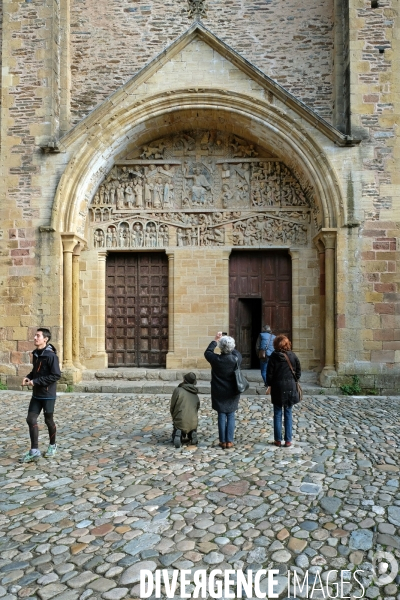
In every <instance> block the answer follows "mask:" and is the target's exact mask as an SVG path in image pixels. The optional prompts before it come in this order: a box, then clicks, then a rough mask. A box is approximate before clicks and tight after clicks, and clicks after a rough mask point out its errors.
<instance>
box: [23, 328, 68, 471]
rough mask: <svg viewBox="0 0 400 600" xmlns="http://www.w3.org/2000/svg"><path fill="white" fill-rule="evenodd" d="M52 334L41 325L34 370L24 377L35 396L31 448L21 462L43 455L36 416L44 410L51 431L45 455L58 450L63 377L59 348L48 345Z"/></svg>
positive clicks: (31, 408)
mask: <svg viewBox="0 0 400 600" xmlns="http://www.w3.org/2000/svg"><path fill="white" fill-rule="evenodd" d="M50 339H51V333H50V331H49V330H48V329H45V328H39V329H38V330H37V331H36V334H35V338H34V344H35V346H36V348H35V350H34V351H33V367H32V371H31V372H30V373H28V375H27V376H26V377H24V379H23V381H22V385H28V386H33V391H32V398H31V401H30V404H29V408H28V416H27V419H26V422H27V423H28V427H29V435H30V438H31V449H30V450H28V452H26V453H25V454H24V456H23V457H22V458H21V459H20V462H32V461H35V460H37V459H38V458H39V457H40V456H41V453H40V450H39V431H38V424H37V418H38V416H39V415H40V413H41V411H42V410H43V413H44V420H45V423H46V425H47V429H48V430H49V447H48V449H47V452H46V454H45V456H46V457H47V458H52V457H53V456H54V455H55V454H56V452H57V444H56V424H55V423H54V419H53V413H54V405H55V402H56V389H57V381H58V380H59V379H60V377H61V371H60V366H59V364H58V357H57V352H56V349H55V348H54V346H53V345H52V344H49V342H50Z"/></svg>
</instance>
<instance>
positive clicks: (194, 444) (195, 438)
mask: <svg viewBox="0 0 400 600" xmlns="http://www.w3.org/2000/svg"><path fill="white" fill-rule="evenodd" d="M190 441H191V443H192V444H193V446H197V444H198V443H199V440H198V439H197V431H192V435H191V436H190Z"/></svg>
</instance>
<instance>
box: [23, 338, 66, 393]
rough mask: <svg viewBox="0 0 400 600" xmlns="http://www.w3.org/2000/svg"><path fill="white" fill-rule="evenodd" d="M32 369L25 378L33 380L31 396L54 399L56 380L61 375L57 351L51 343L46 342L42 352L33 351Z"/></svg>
mask: <svg viewBox="0 0 400 600" xmlns="http://www.w3.org/2000/svg"><path fill="white" fill-rule="evenodd" d="M32 354H33V365H32V371H31V372H30V373H29V374H28V375H27V378H28V379H30V380H31V381H33V392H32V396H33V398H39V399H40V400H54V399H55V397H56V390H57V381H58V380H59V379H60V377H61V371H60V365H59V363H58V356H57V351H56V349H55V348H54V346H53V345H52V344H47V346H46V348H45V349H44V350H43V352H40V350H39V351H38V350H36V349H35V350H34V351H33V353H32Z"/></svg>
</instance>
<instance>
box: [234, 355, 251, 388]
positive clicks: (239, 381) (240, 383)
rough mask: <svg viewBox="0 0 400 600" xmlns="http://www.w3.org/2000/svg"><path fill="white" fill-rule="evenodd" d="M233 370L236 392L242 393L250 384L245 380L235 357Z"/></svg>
mask: <svg viewBox="0 0 400 600" xmlns="http://www.w3.org/2000/svg"><path fill="white" fill-rule="evenodd" d="M235 358H236V357H235ZM233 372H234V373H235V377H236V386H237V389H238V392H239V393H240V394H243V392H245V391H246V390H248V389H249V387H250V384H249V382H248V381H247V379H246V377H245V376H244V375H243V373H242V371H241V370H240V367H239V361H238V359H237V358H236V368H235V370H234V371H233Z"/></svg>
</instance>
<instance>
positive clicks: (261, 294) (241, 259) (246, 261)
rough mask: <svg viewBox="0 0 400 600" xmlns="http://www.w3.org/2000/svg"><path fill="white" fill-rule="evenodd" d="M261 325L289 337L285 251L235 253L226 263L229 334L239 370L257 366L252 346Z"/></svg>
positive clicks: (289, 289)
mask: <svg viewBox="0 0 400 600" xmlns="http://www.w3.org/2000/svg"><path fill="white" fill-rule="evenodd" d="M263 325H270V326H271V328H272V331H273V333H274V334H275V335H276V334H277V333H284V334H286V335H287V336H288V337H289V338H291V335H292V264H291V259H290V256H289V254H288V253H287V252H284V251H283V252H280V251H275V250H266V251H258V252H257V251H236V252H232V254H231V257H230V261H229V331H230V335H232V336H233V337H234V338H235V340H236V347H237V349H238V350H239V352H241V354H242V356H243V363H242V365H243V367H244V368H247V369H250V368H255V367H258V365H259V362H258V357H257V355H256V352H255V345H256V341H257V337H258V334H259V333H260V331H261V328H262V326H263Z"/></svg>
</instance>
